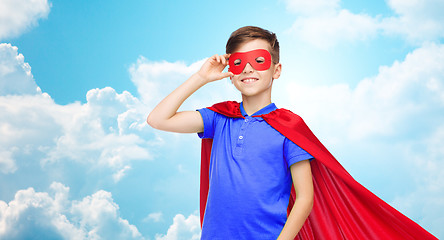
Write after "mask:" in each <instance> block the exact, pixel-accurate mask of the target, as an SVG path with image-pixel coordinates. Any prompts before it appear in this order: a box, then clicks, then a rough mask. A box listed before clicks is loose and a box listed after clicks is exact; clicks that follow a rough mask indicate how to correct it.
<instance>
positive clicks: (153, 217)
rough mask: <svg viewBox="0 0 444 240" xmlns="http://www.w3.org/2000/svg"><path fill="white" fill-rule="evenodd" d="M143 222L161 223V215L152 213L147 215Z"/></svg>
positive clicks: (160, 213)
mask: <svg viewBox="0 0 444 240" xmlns="http://www.w3.org/2000/svg"><path fill="white" fill-rule="evenodd" d="M143 221H144V222H148V221H153V222H160V221H163V213H162V212H153V213H150V214H148V216H146V218H144V219H143Z"/></svg>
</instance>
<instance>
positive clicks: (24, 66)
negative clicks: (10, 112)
mask: <svg viewBox="0 0 444 240" xmlns="http://www.w3.org/2000/svg"><path fill="white" fill-rule="evenodd" d="M0 9H1V7H0ZM0 11H1V10H0ZM0 16H1V14H0ZM0 29H1V28H0ZM38 93H41V91H40V88H39V87H37V84H35V81H34V77H33V76H32V74H31V67H30V66H29V64H28V63H26V62H25V58H24V57H23V55H22V54H19V53H18V48H17V47H15V46H11V44H6V43H1V44H0V96H4V95H7V94H8V95H9V94H38Z"/></svg>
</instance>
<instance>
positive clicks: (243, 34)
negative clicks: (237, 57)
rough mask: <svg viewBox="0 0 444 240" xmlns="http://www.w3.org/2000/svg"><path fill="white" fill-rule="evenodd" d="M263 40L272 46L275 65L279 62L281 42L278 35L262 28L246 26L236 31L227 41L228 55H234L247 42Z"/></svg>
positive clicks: (271, 51) (226, 49)
mask: <svg viewBox="0 0 444 240" xmlns="http://www.w3.org/2000/svg"><path fill="white" fill-rule="evenodd" d="M255 39H263V40H265V41H267V42H268V43H269V44H270V49H269V50H270V54H271V58H272V59H273V62H274V63H278V62H279V42H278V40H277V37H276V34H274V33H273V32H270V31H268V30H265V29H263V28H260V27H254V26H246V27H241V28H239V29H237V30H236V31H234V32H233V33H232V34H231V35H230V38H229V39H228V41H227V46H226V48H225V51H226V53H233V52H235V51H236V50H237V48H239V46H240V45H241V44H243V43H245V42H248V41H252V40H255Z"/></svg>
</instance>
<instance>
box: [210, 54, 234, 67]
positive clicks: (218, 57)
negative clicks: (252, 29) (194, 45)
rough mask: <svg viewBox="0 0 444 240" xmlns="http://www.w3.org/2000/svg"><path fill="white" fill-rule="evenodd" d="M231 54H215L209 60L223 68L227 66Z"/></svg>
mask: <svg viewBox="0 0 444 240" xmlns="http://www.w3.org/2000/svg"><path fill="white" fill-rule="evenodd" d="M230 55H231V54H222V55H218V54H215V55H213V56H211V60H213V61H215V62H217V63H221V64H223V65H224V66H227V65H228V58H229V57H230Z"/></svg>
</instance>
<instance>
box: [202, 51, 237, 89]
mask: <svg viewBox="0 0 444 240" xmlns="http://www.w3.org/2000/svg"><path fill="white" fill-rule="evenodd" d="M228 57H230V54H223V55H217V54H216V55H213V56H211V57H210V58H208V59H207V61H205V63H204V64H203V65H202V67H201V68H200V70H199V71H198V72H197V74H198V75H199V76H200V77H201V78H202V79H205V82H207V83H208V82H213V81H216V80H220V79H223V78H226V77H231V76H233V75H234V74H233V73H231V72H222V71H223V70H224V69H225V67H226V66H227V65H228Z"/></svg>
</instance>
